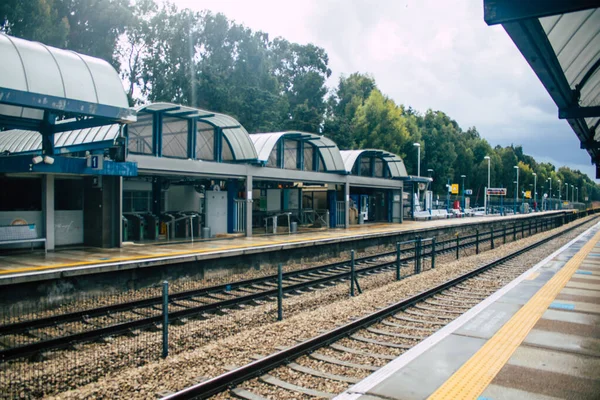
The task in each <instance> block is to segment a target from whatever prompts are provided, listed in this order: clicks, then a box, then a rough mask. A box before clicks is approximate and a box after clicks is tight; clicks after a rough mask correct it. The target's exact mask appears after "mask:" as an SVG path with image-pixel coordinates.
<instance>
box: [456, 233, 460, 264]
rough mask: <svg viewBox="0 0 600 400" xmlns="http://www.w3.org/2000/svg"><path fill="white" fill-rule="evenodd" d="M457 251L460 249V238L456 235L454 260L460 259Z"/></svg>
mask: <svg viewBox="0 0 600 400" xmlns="http://www.w3.org/2000/svg"><path fill="white" fill-rule="evenodd" d="M459 249H460V236H459V235H458V233H457V234H456V259H457V260H458V258H459V257H460V254H459Z"/></svg>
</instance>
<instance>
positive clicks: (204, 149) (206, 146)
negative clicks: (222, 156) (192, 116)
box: [196, 122, 215, 161]
mask: <svg viewBox="0 0 600 400" xmlns="http://www.w3.org/2000/svg"><path fill="white" fill-rule="evenodd" d="M196 126H197V129H198V134H197V135H196V158H197V159H199V160H206V161H214V159H215V128H213V127H212V126H211V125H208V124H205V123H202V122H198V123H197V124H196Z"/></svg>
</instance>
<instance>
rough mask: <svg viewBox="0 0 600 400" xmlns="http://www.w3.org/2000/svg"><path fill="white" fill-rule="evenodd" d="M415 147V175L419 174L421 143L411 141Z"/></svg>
mask: <svg viewBox="0 0 600 400" xmlns="http://www.w3.org/2000/svg"><path fill="white" fill-rule="evenodd" d="M413 146H415V147H416V148H417V176H418V177H420V176H421V143H413Z"/></svg>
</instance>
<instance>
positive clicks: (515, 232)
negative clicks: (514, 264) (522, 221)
mask: <svg viewBox="0 0 600 400" xmlns="http://www.w3.org/2000/svg"><path fill="white" fill-rule="evenodd" d="M515 240H517V223H516V222H515V224H514V225H513V242H514V241H515Z"/></svg>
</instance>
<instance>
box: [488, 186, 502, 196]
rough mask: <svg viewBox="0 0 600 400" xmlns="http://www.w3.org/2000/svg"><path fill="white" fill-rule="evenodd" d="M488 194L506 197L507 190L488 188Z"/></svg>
mask: <svg viewBox="0 0 600 400" xmlns="http://www.w3.org/2000/svg"><path fill="white" fill-rule="evenodd" d="M487 194H488V195H490V196H506V188H488V190H487Z"/></svg>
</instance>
